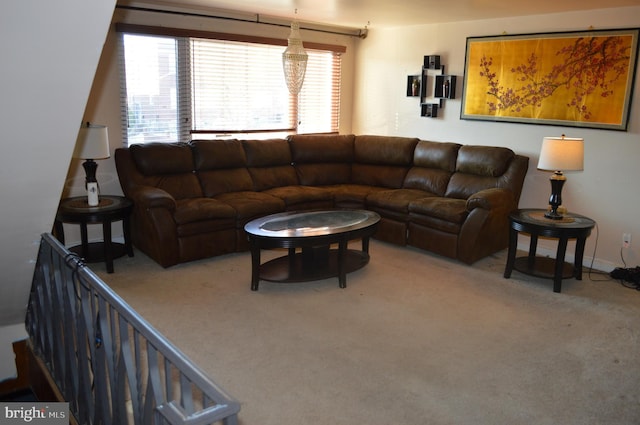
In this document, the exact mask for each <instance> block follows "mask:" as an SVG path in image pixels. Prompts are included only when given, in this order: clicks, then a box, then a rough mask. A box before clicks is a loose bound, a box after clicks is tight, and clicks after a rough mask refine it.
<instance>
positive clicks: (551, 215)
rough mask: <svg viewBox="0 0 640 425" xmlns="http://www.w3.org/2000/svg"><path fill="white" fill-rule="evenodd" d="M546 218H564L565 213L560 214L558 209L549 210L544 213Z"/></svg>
mask: <svg viewBox="0 0 640 425" xmlns="http://www.w3.org/2000/svg"><path fill="white" fill-rule="evenodd" d="M544 216H545V218H550V219H551V220H562V219H563V218H564V215H562V214H560V213H559V212H558V211H549V212H546V213H545V214H544Z"/></svg>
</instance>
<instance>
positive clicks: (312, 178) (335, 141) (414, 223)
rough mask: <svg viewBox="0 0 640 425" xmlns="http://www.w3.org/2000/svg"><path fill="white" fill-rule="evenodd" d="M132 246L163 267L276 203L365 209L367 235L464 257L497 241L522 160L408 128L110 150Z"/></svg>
mask: <svg viewBox="0 0 640 425" xmlns="http://www.w3.org/2000/svg"><path fill="white" fill-rule="evenodd" d="M115 161H116V167H117V170H118V176H119V179H120V184H121V186H122V190H123V192H124V195H125V196H126V197H128V198H129V199H131V200H132V201H133V202H134V213H133V217H132V237H133V243H134V245H135V246H136V247H137V248H138V249H140V250H141V251H142V252H144V253H145V254H147V255H149V256H150V257H151V258H153V259H154V260H155V261H156V262H158V263H159V264H160V265H162V266H163V267H169V266H172V265H174V264H178V263H182V262H187V261H192V260H197V259H201V258H206V257H211V256H216V255H221V254H226V253H231V252H236V251H245V250H248V249H249V246H248V242H247V237H246V235H245V232H244V225H245V224H246V223H247V222H248V221H250V220H253V219H254V218H256V217H260V216H264V215H267V214H273V213H277V212H282V211H292V210H304V209H319V208H362V209H369V210H373V211H376V212H377V213H379V214H380V216H381V217H382V219H381V221H380V224H379V226H378V230H377V233H376V235H375V238H377V239H380V240H383V241H387V242H390V243H394V244H398V245H406V244H408V245H412V246H415V247H418V248H421V249H424V250H428V251H431V252H434V253H436V254H440V255H444V256H447V257H451V258H456V259H458V260H460V261H462V262H464V263H468V264H471V263H473V262H474V261H476V260H478V259H480V258H482V257H485V256H487V255H489V254H491V253H494V252H496V251H499V250H501V249H504V248H505V247H506V246H507V239H508V219H507V216H508V214H509V212H510V211H512V210H514V209H516V208H517V207H518V201H519V199H520V193H521V191H522V185H523V182H524V177H525V174H526V172H527V168H528V162H529V159H528V158H527V157H524V156H521V155H517V154H515V153H514V152H513V151H511V150H510V149H507V148H503V147H488V146H470V145H460V144H456V143H439V142H429V141H424V140H419V139H417V138H408V137H387V136H369V135H362V136H356V135H330V136H325V135H323V136H320V135H295V136H290V137H289V138H287V139H270V140H242V141H240V140H235V139H233V140H213V141H212V140H206V141H205V140H194V141H192V142H190V143H175V144H146V145H132V146H130V147H129V148H121V149H117V150H116V153H115Z"/></svg>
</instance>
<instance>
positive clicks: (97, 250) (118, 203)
mask: <svg viewBox="0 0 640 425" xmlns="http://www.w3.org/2000/svg"><path fill="white" fill-rule="evenodd" d="M132 210H133V203H132V202H131V201H130V200H129V199H127V198H125V197H122V196H111V195H100V201H99V203H98V205H97V206H95V207H90V206H89V204H88V203H87V197H86V196H76V197H73V198H65V199H63V200H62V201H60V206H59V207H58V212H57V213H56V219H55V222H54V228H53V229H54V234H55V236H56V238H57V239H58V240H59V241H60V242H61V243H62V244H63V245H64V228H63V226H62V223H74V224H79V225H80V234H81V240H82V242H81V244H80V245H77V246H74V247H71V248H69V251H72V252H75V253H76V254H78V255H80V256H81V257H82V258H83V259H84V260H85V261H86V262H87V263H97V262H102V261H104V262H105V263H106V266H107V273H113V260H114V258H119V257H122V256H124V255H125V254H127V255H129V257H133V246H132V244H131V234H130V227H129V226H130V225H129V216H130V215H131V211H132ZM120 220H121V221H122V232H123V235H124V244H121V243H116V242H113V241H112V240H111V223H112V222H114V221H120ZM100 223H102V239H103V241H102V242H92V243H89V242H88V240H87V224H100Z"/></svg>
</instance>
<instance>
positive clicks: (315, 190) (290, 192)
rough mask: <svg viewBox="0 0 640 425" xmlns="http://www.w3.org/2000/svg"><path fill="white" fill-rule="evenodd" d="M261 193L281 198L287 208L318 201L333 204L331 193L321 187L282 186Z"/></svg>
mask: <svg viewBox="0 0 640 425" xmlns="http://www.w3.org/2000/svg"><path fill="white" fill-rule="evenodd" d="M263 193H267V194H269V195H272V196H275V197H277V198H280V199H282V200H283V201H284V203H285V205H286V208H287V209H290V208H291V207H294V206H295V205H300V204H315V203H318V202H326V203H331V204H333V194H332V193H331V191H330V190H327V189H326V188H323V187H313V186H283V187H274V188H272V189H268V190H265V191H264V192H263Z"/></svg>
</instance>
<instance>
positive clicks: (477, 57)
mask: <svg viewBox="0 0 640 425" xmlns="http://www.w3.org/2000/svg"><path fill="white" fill-rule="evenodd" d="M636 51H637V30H636V31H632V32H631V33H629V34H599V33H597V32H596V33H594V32H592V33H585V34H584V35H578V36H567V35H562V36H560V35H548V36H544V35H539V36H535V37H534V36H530V37H526V36H522V37H516V36H511V37H498V38H496V39H493V38H492V39H490V40H486V39H479V40H477V41H469V40H468V44H467V58H466V60H467V67H466V68H467V69H466V74H465V79H466V81H465V95H464V105H463V118H465V117H467V118H468V117H470V116H473V115H477V116H485V117H494V118H498V119H499V118H507V120H508V119H509V118H511V119H514V120H515V121H518V120H527V119H533V120H546V121H550V122H551V123H563V122H574V123H578V125H581V124H580V123H582V124H586V125H585V126H588V125H589V124H602V125H612V126H616V125H621V124H622V123H623V121H624V120H625V116H626V114H627V113H628V110H627V108H628V104H629V97H630V94H631V93H630V89H631V87H632V81H633V76H634V67H635V56H636Z"/></svg>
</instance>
